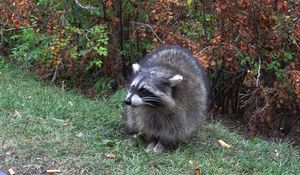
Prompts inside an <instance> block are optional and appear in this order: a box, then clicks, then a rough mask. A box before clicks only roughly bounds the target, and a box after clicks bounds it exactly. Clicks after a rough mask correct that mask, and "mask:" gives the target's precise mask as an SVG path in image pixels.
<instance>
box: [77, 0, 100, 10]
mask: <svg viewBox="0 0 300 175" xmlns="http://www.w3.org/2000/svg"><path fill="white" fill-rule="evenodd" d="M75 3H76V4H77V5H78V6H79V7H81V8H83V9H86V10H88V11H90V12H94V11H97V10H98V8H97V7H93V6H91V5H86V6H85V5H83V4H81V3H80V2H79V0H75Z"/></svg>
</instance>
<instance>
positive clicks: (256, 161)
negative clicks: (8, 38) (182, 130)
mask: <svg viewBox="0 0 300 175" xmlns="http://www.w3.org/2000/svg"><path fill="white" fill-rule="evenodd" d="M123 95H124V92H123V91H119V92H117V93H116V94H115V95H114V96H112V97H111V98H110V99H106V100H97V101H95V100H90V99H87V98H85V97H83V96H81V95H78V94H75V93H72V92H63V91H61V89H60V88H58V87H53V86H52V87H51V86H49V85H46V84H44V83H41V82H39V81H37V80H35V78H34V76H33V75H29V74H28V73H25V72H22V71H18V70H12V69H9V68H0V171H3V172H6V173H8V171H7V170H8V169H9V168H12V169H13V170H14V171H15V172H16V173H17V174H45V172H46V170H47V169H60V170H61V171H62V173H61V174H130V175H132V174H194V168H195V167H198V166H200V169H201V172H202V174H206V175H208V174H226V175H228V174H266V175H269V174H275V175H276V174H278V175H279V174H280V175H281V174H299V173H300V158H299V155H297V152H296V151H295V150H293V149H292V148H291V146H290V145H289V144H287V143H273V142H267V141H264V140H261V139H252V140H245V139H243V138H242V137H241V136H239V135H238V134H236V133H233V132H230V131H229V130H228V129H226V128H225V127H224V126H223V125H222V124H220V123H217V122H206V123H203V125H202V126H201V127H200V128H199V130H198V131H197V133H195V135H194V136H193V137H192V138H191V139H190V140H189V142H188V143H186V144H184V145H182V146H180V147H179V148H178V149H176V150H172V151H167V152H165V153H163V154H160V155H159V154H153V153H147V152H145V144H144V143H143V142H142V141H140V140H139V139H135V138H133V137H129V136H127V135H125V134H124V133H123V128H124V123H123V120H122V111H123V106H122V105H123V104H122V102H121V101H122V98H123ZM218 139H223V140H225V141H226V142H227V143H229V144H231V145H232V148H230V149H225V148H221V147H220V146H218V145H217V144H216V141H217V140H218ZM107 153H113V154H115V155H116V158H115V159H109V158H107V157H106V154H107ZM191 163H192V164H191Z"/></svg>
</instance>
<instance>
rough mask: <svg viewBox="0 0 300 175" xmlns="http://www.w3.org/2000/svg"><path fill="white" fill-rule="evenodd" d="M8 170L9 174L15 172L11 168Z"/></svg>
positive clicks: (12, 174)
mask: <svg viewBox="0 0 300 175" xmlns="http://www.w3.org/2000/svg"><path fill="white" fill-rule="evenodd" d="M8 172H9V174H10V175H14V174H16V173H15V171H14V170H13V169H12V168H10V169H8Z"/></svg>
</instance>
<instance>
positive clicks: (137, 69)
mask: <svg viewBox="0 0 300 175" xmlns="http://www.w3.org/2000/svg"><path fill="white" fill-rule="evenodd" d="M132 70H133V73H137V72H138V71H140V70H141V66H140V65H139V64H138V63H135V64H133V65H132Z"/></svg>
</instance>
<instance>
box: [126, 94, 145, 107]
mask: <svg viewBox="0 0 300 175" xmlns="http://www.w3.org/2000/svg"><path fill="white" fill-rule="evenodd" d="M124 102H125V104H126V105H130V106H132V107H135V106H140V105H143V104H144V102H143V99H142V98H140V97H139V96H138V95H136V94H131V93H130V94H128V95H127V97H126V98H125V100H124Z"/></svg>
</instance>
